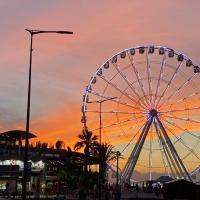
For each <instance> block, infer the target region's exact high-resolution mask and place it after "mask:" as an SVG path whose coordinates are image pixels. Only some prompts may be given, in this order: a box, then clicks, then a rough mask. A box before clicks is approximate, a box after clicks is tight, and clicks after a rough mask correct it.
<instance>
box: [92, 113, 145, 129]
mask: <svg viewBox="0 0 200 200" xmlns="http://www.w3.org/2000/svg"><path fill="white" fill-rule="evenodd" d="M141 118H143V116H142V117H141V116H140V117H131V118H127V119H125V120H123V121H117V122H114V123H112V124H109V125H104V126H102V127H101V128H102V129H105V128H110V127H112V126H117V125H122V124H125V123H126V122H130V121H133V120H134V121H135V120H138V119H141ZM96 130H99V128H95V129H92V130H91V131H96Z"/></svg>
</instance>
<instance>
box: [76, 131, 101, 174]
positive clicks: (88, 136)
mask: <svg viewBox="0 0 200 200" xmlns="http://www.w3.org/2000/svg"><path fill="white" fill-rule="evenodd" d="M78 138H79V139H80V141H78V142H77V143H76V144H75V145H74V150H75V151H77V150H79V149H82V148H84V171H85V172H87V165H88V159H89V156H90V151H91V149H92V148H93V147H94V146H96V145H97V144H98V143H97V138H98V137H97V136H96V135H93V134H92V132H91V131H89V130H87V129H83V130H82V134H79V135H78Z"/></svg>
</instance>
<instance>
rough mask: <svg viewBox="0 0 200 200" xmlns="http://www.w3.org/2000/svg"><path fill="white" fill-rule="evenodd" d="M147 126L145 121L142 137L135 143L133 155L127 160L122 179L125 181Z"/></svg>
mask: <svg viewBox="0 0 200 200" xmlns="http://www.w3.org/2000/svg"><path fill="white" fill-rule="evenodd" d="M146 126H147V122H146V123H145V125H144V127H143V130H142V133H141V134H140V137H139V138H138V140H137V142H136V144H135V147H134V148H133V150H132V152H131V155H130V156H129V158H128V161H127V163H126V165H125V167H124V169H123V172H122V180H124V181H126V177H127V174H128V171H129V168H130V165H131V162H132V160H133V159H134V155H135V152H136V151H137V148H138V146H139V143H140V142H141V139H142V136H143V135H144V130H145V129H146Z"/></svg>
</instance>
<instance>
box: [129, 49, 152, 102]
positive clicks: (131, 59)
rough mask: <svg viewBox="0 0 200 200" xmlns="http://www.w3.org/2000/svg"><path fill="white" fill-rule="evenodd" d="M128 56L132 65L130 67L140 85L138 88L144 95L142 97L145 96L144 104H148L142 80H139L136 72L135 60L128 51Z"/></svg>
mask: <svg viewBox="0 0 200 200" xmlns="http://www.w3.org/2000/svg"><path fill="white" fill-rule="evenodd" d="M128 57H129V60H130V62H131V66H132V68H133V71H134V73H135V76H136V78H137V81H138V83H139V86H140V88H141V90H142V93H143V95H144V98H145V100H146V104H147V105H148V106H149V102H148V99H147V97H146V93H145V91H144V86H143V84H142V82H141V78H140V75H139V72H138V71H137V69H136V66H135V62H134V61H133V58H132V57H131V55H130V54H129V53H128Z"/></svg>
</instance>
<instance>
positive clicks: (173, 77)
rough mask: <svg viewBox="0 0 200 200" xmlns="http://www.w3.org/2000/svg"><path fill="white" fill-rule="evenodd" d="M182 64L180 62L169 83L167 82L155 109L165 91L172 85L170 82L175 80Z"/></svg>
mask: <svg viewBox="0 0 200 200" xmlns="http://www.w3.org/2000/svg"><path fill="white" fill-rule="evenodd" d="M182 63H183V62H180V63H179V65H178V67H177V68H176V70H175V72H174V73H173V75H172V77H171V79H170V81H169V82H168V84H167V86H166V87H165V89H164V91H163V92H162V94H161V96H160V97H159V99H158V102H156V106H155V107H156V108H157V107H158V106H159V103H160V101H161V100H162V98H163V97H164V95H165V93H166V92H167V90H168V89H169V87H170V85H171V84H172V81H173V80H174V79H175V77H176V75H177V73H178V70H179V69H180V67H181V66H182Z"/></svg>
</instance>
